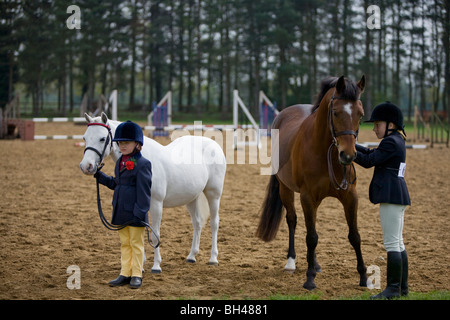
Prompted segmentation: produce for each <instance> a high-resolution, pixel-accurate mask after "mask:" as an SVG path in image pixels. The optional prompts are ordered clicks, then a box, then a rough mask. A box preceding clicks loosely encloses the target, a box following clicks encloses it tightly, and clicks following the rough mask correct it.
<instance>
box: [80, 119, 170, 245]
mask: <svg viewBox="0 0 450 320" xmlns="http://www.w3.org/2000/svg"><path fill="white" fill-rule="evenodd" d="M93 125H96V126H102V127H104V128H106V129H108V135H107V137H106V140H105V146H104V147H103V151H102V152H101V153H100V151H98V150H97V149H95V148H94V147H86V148H84V152H85V153H86V151H87V150H92V151H94V152H95V153H97V154H98V155H99V157H100V161H99V163H100V164H99V165H98V167H97V172H99V171H101V169H102V168H103V166H104V165H105V164H104V163H103V158H104V156H105V151H106V147H107V146H108V144H109V145H110V147H109V149H110V151H111V149H112V133H111V128H110V127H109V126H108V125H107V124H103V123H95V122H94V123H88V127H89V126H93ZM96 184H97V208H98V215H99V217H100V220H101V221H102V223H103V225H104V226H105V227H106V228H107V229H108V230H111V231H119V230H121V229H123V228H125V227H126V226H129V225H131V224H132V223H134V221H133V220H131V221H127V222H125V223H124V224H122V225H114V224H111V223H109V222H108V220H107V219H106V217H105V215H104V214H103V210H102V202H101V199H100V183H99V176H98V175H97V177H96ZM141 223H142V224H143V225H144V226H145V230H146V231H147V241H148V243H149V244H150V246H151V247H153V248H155V249H156V248H158V247H159V245H160V244H161V242H160V240H159V237H158V235H157V234H156V232H155V231H154V230H153V229H152V227H151V226H150V225H149V224H148V223H147V222H145V221H141ZM149 230H150V231H149ZM150 232H151V233H153V235H154V236H155V238H156V239H157V242H158V243H157V244H156V245H153V244H152V241H151V240H150Z"/></svg>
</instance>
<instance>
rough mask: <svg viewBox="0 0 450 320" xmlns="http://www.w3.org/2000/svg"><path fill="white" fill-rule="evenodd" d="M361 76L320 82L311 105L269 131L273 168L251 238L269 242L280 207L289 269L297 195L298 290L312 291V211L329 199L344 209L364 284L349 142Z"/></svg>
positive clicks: (286, 114) (295, 109) (288, 112)
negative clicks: (301, 271)
mask: <svg viewBox="0 0 450 320" xmlns="http://www.w3.org/2000/svg"><path fill="white" fill-rule="evenodd" d="M364 86H365V77H364V76H362V78H361V80H360V81H359V82H358V83H357V84H355V83H354V82H353V81H351V80H348V79H346V78H344V77H343V76H342V77H340V78H339V79H338V78H328V79H325V80H324V81H323V82H322V87H321V92H320V94H319V96H318V98H317V102H316V103H315V104H314V105H294V106H291V107H289V108H286V109H284V110H283V111H281V112H280V113H279V115H278V116H277V117H276V118H275V120H274V122H273V126H272V128H273V129H278V130H279V132H278V133H279V145H275V146H273V149H272V155H273V154H274V152H278V154H279V170H278V172H277V173H276V174H275V175H272V176H271V178H270V182H269V185H268V186H267V194H266V198H265V201H264V203H263V206H262V209H261V217H260V222H259V225H258V229H257V236H258V237H260V238H261V239H262V240H264V241H270V240H273V239H274V238H275V235H276V233H277V231H278V228H279V226H280V221H281V218H282V209H283V206H284V207H285V208H286V221H287V224H288V228H289V250H288V255H287V258H288V262H287V264H286V266H285V270H287V271H294V270H295V258H296V254H295V248H294V235H295V227H296V224H297V214H296V212H295V207H294V192H298V193H300V200H301V205H302V208H303V215H304V218H305V225H306V245H307V261H308V270H307V272H306V279H307V280H306V282H305V284H304V285H303V287H304V288H306V289H308V290H312V289H314V288H315V287H316V285H315V283H314V278H315V276H316V272H319V271H321V270H320V266H319V264H318V263H317V261H316V255H315V248H316V246H317V242H318V235H317V232H316V213H317V208H318V206H319V205H320V203H321V201H322V200H323V199H324V198H326V197H335V198H337V199H339V201H340V202H341V203H342V205H343V206H344V211H345V217H346V220H347V224H348V228H349V233H348V239H349V241H350V243H351V245H352V246H353V248H354V249H355V253H356V258H357V261H358V262H357V270H358V272H359V274H360V283H359V285H360V286H366V285H367V275H366V267H365V265H364V261H363V258H362V254H361V239H360V236H359V232H358V227H357V209H358V196H357V193H356V172H355V168H354V166H353V160H354V159H355V158H356V149H355V140H356V137H357V133H358V128H359V122H360V119H361V117H362V116H363V115H364V110H363V107H362V103H361V101H360V95H361V93H362V92H363V91H364Z"/></svg>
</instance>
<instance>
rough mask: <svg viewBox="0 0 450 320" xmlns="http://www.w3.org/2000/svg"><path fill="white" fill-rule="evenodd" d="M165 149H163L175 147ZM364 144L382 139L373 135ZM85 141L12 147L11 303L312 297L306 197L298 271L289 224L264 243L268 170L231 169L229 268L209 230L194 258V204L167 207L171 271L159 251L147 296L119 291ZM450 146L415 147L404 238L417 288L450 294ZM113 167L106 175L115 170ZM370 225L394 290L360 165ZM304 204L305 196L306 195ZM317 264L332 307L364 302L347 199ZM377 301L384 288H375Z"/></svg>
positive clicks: (325, 206) (8, 206) (225, 216)
mask: <svg viewBox="0 0 450 320" xmlns="http://www.w3.org/2000/svg"><path fill="white" fill-rule="evenodd" d="M85 129H86V127H85V126H83V125H74V124H72V123H63V124H57V123H36V130H35V134H39V135H54V134H70V135H73V134H83V133H84V131H85ZM167 140H168V139H166V141H164V139H163V141H162V143H163V144H165V143H167V142H168V141H167ZM359 140H360V141H361V142H364V141H376V138H375V135H374V133H373V132H371V131H362V132H361V133H360V138H359ZM75 142H77V140H59V141H58V140H42V141H21V140H18V139H16V140H0V148H1V150H2V155H3V156H2V158H3V165H2V169H1V170H0V194H1V197H0V239H1V242H2V246H1V249H0V281H1V283H2V285H1V286H0V299H38V300H41V299H179V298H184V299H265V298H268V297H269V296H271V295H274V294H281V295H307V294H309V292H308V291H307V290H305V289H303V288H302V284H303V282H304V281H305V273H306V244H305V227H304V222H303V213H302V210H301V206H300V201H299V200H298V201H297V213H298V226H297V233H296V250H297V270H296V272H295V273H293V274H291V273H286V272H284V271H283V267H284V265H285V263H286V253H287V248H288V234H287V226H286V223H285V222H284V220H283V222H282V224H281V227H280V230H279V232H278V235H277V237H276V239H275V240H274V241H272V242H269V243H265V242H263V241H261V240H259V239H258V238H256V237H255V230H256V227H257V224H258V219H259V215H258V210H259V208H260V205H261V203H262V201H263V197H264V192H265V188H266V185H267V182H268V179H269V177H268V176H265V175H260V167H261V164H229V165H228V168H227V174H226V180H225V185H224V192H223V196H222V200H221V208H220V228H219V236H218V248H219V257H218V259H219V265H218V266H209V265H208V264H207V263H208V260H209V251H210V248H211V240H210V237H211V232H210V230H209V225H207V226H206V228H205V229H204V231H203V233H202V241H201V243H200V253H199V255H198V256H197V263H195V264H190V263H186V262H185V258H186V257H187V255H188V253H189V249H190V246H191V237H192V225H191V222H190V217H189V214H188V212H187V210H186V208H184V207H179V208H174V209H165V211H164V214H163V219H162V227H161V255H162V264H161V267H162V270H163V272H162V273H161V274H151V273H150V272H149V271H150V269H151V266H152V260H153V249H152V248H151V247H150V246H148V245H147V246H146V253H147V258H148V262H147V263H146V266H145V267H146V270H147V272H146V273H145V274H144V279H143V286H142V287H141V288H140V289H138V290H132V289H130V288H128V287H127V286H126V287H120V288H110V287H109V286H108V282H109V281H110V280H112V279H114V278H115V277H116V276H117V275H118V273H119V270H120V245H119V238H118V235H117V234H116V233H115V232H112V231H109V230H107V229H106V228H104V226H103V225H102V224H101V222H100V220H99V218H98V213H97V206H96V189H95V180H94V178H92V177H91V176H85V175H84V174H82V172H81V171H80V168H79V163H80V161H81V159H82V157H83V147H78V146H75ZM449 160H450V148H446V147H445V146H442V145H438V146H435V147H434V148H427V149H425V150H420V149H419V150H416V149H408V151H407V169H406V181H407V185H408V188H409V192H410V195H411V199H412V206H411V207H409V208H408V209H407V211H406V217H405V227H404V239H405V245H406V248H407V251H408V254H409V262H410V279H409V283H410V290H411V291H414V292H429V291H433V290H450V281H449V280H448V277H447V276H446V273H447V272H448V267H449V264H448V261H449V249H448V244H449V243H450V242H449V234H450V233H449V231H450V228H449V221H450V219H449V207H450V195H449V191H450V190H449V183H448V176H449V173H450V161H449ZM113 168H114V164H113V163H112V160H110V159H109V160H108V161H107V162H106V166H105V168H104V171H105V172H106V173H109V174H111V175H112V174H113ZM356 170H357V174H358V186H357V188H358V191H359V198H360V201H359V212H358V218H359V219H358V223H359V231H360V234H361V238H362V251H363V256H364V260H365V263H366V266H369V265H376V266H378V267H379V268H380V270H381V286H382V287H384V286H385V278H386V275H385V272H386V260H385V257H386V253H385V251H384V248H383V245H382V232H381V227H380V223H379V217H378V206H375V205H372V204H371V203H370V202H369V200H368V186H369V183H370V179H371V176H372V170H371V169H369V170H368V169H363V168H361V167H359V166H356ZM101 194H102V199H103V209H104V211H105V212H106V213H107V215H108V213H109V212H110V209H111V207H110V203H111V202H110V199H111V197H112V192H111V191H110V190H108V189H107V188H102V189H101ZM297 199H299V197H298V195H297ZM317 231H318V234H319V244H318V246H317V258H318V261H319V263H320V264H321V266H322V272H321V273H319V274H318V275H317V277H316V285H317V289H316V290H315V291H314V293H316V294H319V295H320V297H321V298H322V299H335V298H339V297H349V296H353V295H360V294H362V293H363V292H365V291H371V292H372V290H369V289H367V288H360V287H359V286H358V282H359V276H358V273H357V271H356V257H355V254H354V251H353V249H352V247H351V245H350V243H349V242H348V240H347V232H348V230H347V225H346V222H345V218H344V213H343V210H342V206H341V205H340V203H339V202H338V201H337V200H335V199H332V198H327V199H325V200H324V201H323V203H322V204H321V206H320V207H319V211H318V223H317ZM72 265H76V266H78V267H79V270H80V275H81V288H80V289H73V290H70V289H69V288H68V287H67V280H68V278H69V276H70V275H71V274H69V273H67V269H68V267H69V266H72ZM373 292H374V293H376V292H378V290H373Z"/></svg>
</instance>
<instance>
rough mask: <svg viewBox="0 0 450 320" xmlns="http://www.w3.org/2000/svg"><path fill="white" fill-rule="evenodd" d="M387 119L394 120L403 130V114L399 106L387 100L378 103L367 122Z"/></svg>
mask: <svg viewBox="0 0 450 320" xmlns="http://www.w3.org/2000/svg"><path fill="white" fill-rule="evenodd" d="M375 121H386V122H387V123H389V122H392V123H393V124H395V125H396V126H397V128H398V129H399V130H403V128H404V127H405V126H404V123H403V114H402V111H401V110H400V108H399V107H397V106H396V105H395V104H393V103H391V102H389V101H386V102H383V103H380V104H379V105H377V106H376V107H375V108H374V109H373V111H372V114H371V115H370V120H367V121H365V122H375Z"/></svg>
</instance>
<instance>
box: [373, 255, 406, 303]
mask: <svg viewBox="0 0 450 320" xmlns="http://www.w3.org/2000/svg"><path fill="white" fill-rule="evenodd" d="M386 278H387V286H386V289H384V291H383V292H380V293H379V294H377V295H375V296H371V297H370V299H392V298H399V297H400V284H401V281H402V254H401V253H400V252H388V253H387V277H386Z"/></svg>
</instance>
